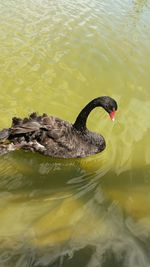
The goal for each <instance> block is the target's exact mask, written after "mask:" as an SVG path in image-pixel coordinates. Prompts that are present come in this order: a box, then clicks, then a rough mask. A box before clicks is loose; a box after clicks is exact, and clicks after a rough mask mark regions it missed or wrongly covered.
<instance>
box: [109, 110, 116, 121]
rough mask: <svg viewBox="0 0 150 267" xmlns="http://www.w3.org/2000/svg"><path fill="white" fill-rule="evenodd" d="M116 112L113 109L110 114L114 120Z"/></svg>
mask: <svg viewBox="0 0 150 267" xmlns="http://www.w3.org/2000/svg"><path fill="white" fill-rule="evenodd" d="M115 114H116V111H112V112H110V113H109V116H110V118H111V120H112V121H114V120H115Z"/></svg>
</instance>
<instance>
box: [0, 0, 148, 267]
mask: <svg viewBox="0 0 150 267" xmlns="http://www.w3.org/2000/svg"><path fill="white" fill-rule="evenodd" d="M149 9H150V1H149V0H143V1H142V0H134V1H128V0H126V1H120V0H117V1H112V0H111V1H97V0H93V1H88V0H82V1H76V2H74V1H68V0H64V1H49V0H47V1H44V0H41V1H37V0H36V1H32V0H29V1H25V0H23V1H21V2H20V1H19V0H16V1H8V0H6V1H0V20H1V25H0V49H1V58H0V63H1V64H0V86H1V88H2V90H1V94H0V100H1V105H0V114H1V116H0V127H1V128H3V127H8V126H9V125H10V123H11V117H12V116H16V115H17V116H26V115H27V114H28V113H30V112H32V111H34V110H35V111H38V112H39V113H43V112H46V113H49V114H54V115H56V116H58V117H60V118H64V119H66V120H68V121H71V122H73V121H74V120H75V118H76V116H77V114H78V112H79V111H80V110H81V108H82V107H83V106H84V105H85V104H86V103H87V102H88V101H89V100H91V99H92V98H94V97H97V96H100V95H110V96H112V97H114V98H115V99H116V100H117V101H118V103H119V110H118V112H117V121H116V122H115V123H114V124H113V123H112V122H111V121H110V120H108V115H107V114H105V112H104V111H102V110H100V109H97V110H94V111H93V113H92V114H91V115H90V118H89V121H88V127H89V128H90V129H92V130H93V131H96V132H100V133H102V134H103V135H104V136H105V138H106V142H107V149H106V150H105V151H104V152H103V153H101V154H99V155H95V156H92V157H89V158H87V159H75V160H72V159H71V160H70V159H69V160H60V159H59V160H57V159H50V158H47V157H43V156H41V155H37V154H32V153H29V152H24V151H16V152H14V153H10V154H8V155H5V156H3V157H1V158H0V267H8V266H9V267H20V266H26V267H56V266H62V267H76V266H80V267H85V266H86V267H97V266H102V267H108V266H109V267H110V266H111V267H121V266H122V267H124V266H127V267H134V266H135V267H148V266H150V249H149V248H150V207H149V203H150V197H149V189H150V150H149V147H150V139H149V136H150V122H149V115H150V101H149V97H150V93H149V84H150V78H149V77H150V76H149V70H150V62H149V47H150V39H149V18H150V16H149ZM62 111H63V112H62Z"/></svg>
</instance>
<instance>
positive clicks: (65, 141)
mask: <svg viewBox="0 0 150 267" xmlns="http://www.w3.org/2000/svg"><path fill="white" fill-rule="evenodd" d="M96 107H102V108H103V109H104V110H105V111H106V112H107V113H108V114H109V116H110V118H111V119H112V120H114V119H115V114H116V111H117V108H118V106H117V102H116V101H115V100H114V99H113V98H111V97H109V96H100V97H97V98H94V99H93V100H91V101H90V102H89V103H88V104H87V105H86V106H85V107H84V108H83V109H82V110H81V112H80V113H79V115H78V116H77V118H76V120H75V122H74V123H69V122H67V121H65V120H62V119H60V118H57V117H54V116H48V115H47V114H46V113H44V114H43V115H41V116H39V115H38V114H37V113H36V112H33V113H32V114H30V115H29V117H27V118H23V119H21V118H17V117H13V118H12V125H11V127H10V128H4V129H2V130H1V131H0V155H3V154H6V153H8V152H10V151H14V150H18V149H24V150H27V151H31V152H39V153H41V154H43V155H45V156H50V157H55V158H85V157H88V156H90V155H93V154H97V153H99V152H101V151H103V150H104V149H105V147H106V142H105V139H104V137H103V136H102V135H101V134H98V133H95V132H92V131H90V130H88V129H87V118H88V116H89V114H90V112H91V111H92V110H93V109H94V108H96Z"/></svg>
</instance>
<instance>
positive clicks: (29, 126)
mask: <svg viewBox="0 0 150 267" xmlns="http://www.w3.org/2000/svg"><path fill="white" fill-rule="evenodd" d="M40 128H41V124H40V123H38V122H36V121H31V122H27V123H24V124H22V125H18V126H15V127H13V128H11V135H17V134H25V133H31V132H35V131H38V130H39V129H40Z"/></svg>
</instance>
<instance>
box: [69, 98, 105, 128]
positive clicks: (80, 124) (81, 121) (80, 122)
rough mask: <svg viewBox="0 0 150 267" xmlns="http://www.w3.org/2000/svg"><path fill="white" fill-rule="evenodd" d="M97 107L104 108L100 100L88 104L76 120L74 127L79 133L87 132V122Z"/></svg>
mask: <svg viewBox="0 0 150 267" xmlns="http://www.w3.org/2000/svg"><path fill="white" fill-rule="evenodd" d="M97 106H103V105H102V103H101V101H100V98H99V101H98V98H95V99H93V100H92V101H91V102H90V103H88V104H87V105H86V106H85V107H84V108H83V109H82V110H81V112H80V113H79V115H78V117H77V118H76V121H75V123H74V124H73V127H74V128H75V129H76V130H78V131H85V130H86V122H87V118H88V116H89V114H90V112H91V111H92V110H93V109H94V108H96V107H97Z"/></svg>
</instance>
